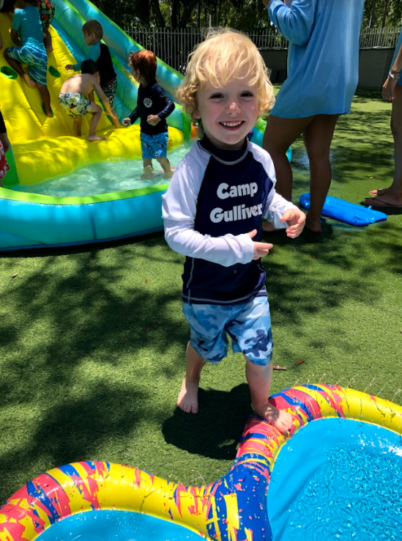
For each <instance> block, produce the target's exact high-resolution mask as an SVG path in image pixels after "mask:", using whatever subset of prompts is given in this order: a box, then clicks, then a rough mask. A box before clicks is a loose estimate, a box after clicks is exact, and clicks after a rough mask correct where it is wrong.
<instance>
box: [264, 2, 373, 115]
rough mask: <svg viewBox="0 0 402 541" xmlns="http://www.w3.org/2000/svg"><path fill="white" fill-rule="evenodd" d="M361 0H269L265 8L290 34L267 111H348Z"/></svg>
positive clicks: (355, 77) (355, 75) (356, 61)
mask: <svg viewBox="0 0 402 541" xmlns="http://www.w3.org/2000/svg"><path fill="white" fill-rule="evenodd" d="M363 9H364V0H286V5H285V4H284V3H283V2H282V0H271V2H270V4H269V6H268V12H269V16H270V19H271V21H272V22H273V23H274V25H275V26H276V28H277V29H278V30H279V32H280V33H281V34H282V35H283V36H284V37H285V38H286V39H288V40H289V53H288V77H287V79H286V81H285V82H284V84H283V85H282V88H281V90H280V91H279V94H278V96H277V101H276V104H275V106H274V108H273V110H272V114H273V115H275V116H278V117H282V118H304V117H307V116H312V115H335V114H344V113H349V112H350V107H351V104H352V99H353V95H354V93H355V91H356V88H357V82H358V77H359V36H360V27H361V23H362V19H363Z"/></svg>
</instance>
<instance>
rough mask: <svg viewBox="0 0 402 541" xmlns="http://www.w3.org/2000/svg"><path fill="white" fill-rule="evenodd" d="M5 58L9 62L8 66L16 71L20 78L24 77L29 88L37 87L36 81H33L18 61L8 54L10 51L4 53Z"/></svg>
mask: <svg viewBox="0 0 402 541" xmlns="http://www.w3.org/2000/svg"><path fill="white" fill-rule="evenodd" d="M4 58H5V59H6V60H7V62H8V64H9V65H10V66H11V67H12V68H13V70H15V71H16V72H17V73H18V75H19V76H20V77H22V78H23V79H24V80H25V82H26V83H27V85H28V86H30V87H31V88H35V87H36V83H35V81H33V80H32V79H31V77H30V76H29V75H28V74H27V73H25V71H24V70H23V69H22V65H21V63H20V62H18V60H15V59H14V58H11V57H10V56H9V54H8V49H6V50H5V51H4Z"/></svg>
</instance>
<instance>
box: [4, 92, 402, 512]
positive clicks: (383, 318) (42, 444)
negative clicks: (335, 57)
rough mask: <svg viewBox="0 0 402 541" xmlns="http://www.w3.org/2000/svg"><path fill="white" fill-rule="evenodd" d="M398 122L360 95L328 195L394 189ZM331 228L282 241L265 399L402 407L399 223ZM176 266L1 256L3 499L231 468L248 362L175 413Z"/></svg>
mask: <svg viewBox="0 0 402 541" xmlns="http://www.w3.org/2000/svg"><path fill="white" fill-rule="evenodd" d="M389 118H390V106H389V104H386V103H384V102H382V101H381V100H380V99H379V95H378V94H377V93H372V92H371V93H370V92H360V93H359V94H358V97H357V99H356V101H355V103H354V106H353V114H352V115H350V116H347V117H344V118H342V119H341V120H340V122H339V127H338V129H337V131H336V136H335V140H334V145H333V154H332V159H333V178H334V180H333V184H332V188H331V194H332V195H334V196H339V197H342V198H344V199H347V200H349V201H352V202H355V203H359V202H361V201H362V200H363V198H364V197H365V196H367V192H368V190H369V189H370V188H377V187H385V186H387V185H388V183H389V181H390V179H391V175H392V172H393V160H392V154H393V149H392V140H391V135H390V131H389ZM304 156H305V154H304V150H303V146H302V144H301V142H300V143H297V144H295V145H294V166H295V188H296V189H295V200H296V197H298V196H299V195H300V193H302V192H303V191H307V190H308V172H307V171H306V170H305V169H304V166H303V164H304V163H305V157H304ZM332 223H333V225H334V229H333V234H332V235H331V236H328V237H326V238H324V239H323V240H322V242H318V243H315V242H311V240H309V239H306V238H305V237H302V238H300V239H297V240H296V241H288V240H286V239H285V238H283V236H282V235H275V236H274V237H273V238H274V241H273V242H274V244H275V248H274V250H273V251H272V253H271V254H270V255H269V257H267V258H266V260H265V265H266V269H267V286H268V291H269V297H270V304H271V311H272V324H273V332H274V341H275V358H274V363H275V364H279V365H282V366H285V367H287V368H288V370H287V371H286V372H285V371H282V372H275V373H274V378H273V383H272V392H277V391H279V390H280V389H283V388H286V387H289V386H292V385H294V384H296V383H308V382H310V383H312V382H326V383H340V384H341V385H345V386H348V385H349V386H351V387H354V388H355V389H359V390H362V391H368V392H370V393H373V394H377V395H378V396H381V397H383V398H387V399H391V400H394V401H395V402H397V403H402V390H401V389H402V381H401V373H402V359H401V358H402V309H401V306H402V302H401V301H402V284H401V282H402V258H401V253H402V214H401V213H391V215H390V216H389V218H388V221H387V222H386V223H382V224H376V225H372V226H370V227H368V228H366V229H357V228H353V227H348V226H345V225H342V224H339V223H337V222H332ZM182 264H183V258H182V257H181V256H179V255H177V254H175V253H173V252H172V251H171V250H170V249H169V248H168V247H167V246H166V244H165V242H164V239H163V236H162V235H155V236H152V237H144V238H142V239H140V240H134V241H131V242H127V243H119V244H114V245H108V246H102V247H88V248H82V249H79V250H77V249H66V250H54V251H51V250H49V251H47V252H43V251H42V252H24V253H22V252H20V253H18V254H15V255H11V254H6V255H3V256H2V257H1V259H0V295H1V301H0V302H1V304H0V317H1V334H0V351H1V358H0V370H1V381H0V501H1V500H4V499H6V498H7V497H8V496H10V495H11V494H12V493H13V492H15V491H16V490H17V489H18V488H19V487H20V486H22V485H23V484H25V483H26V482H27V481H29V480H30V479H32V478H33V477H35V476H37V475H39V474H40V473H42V472H43V471H46V470H49V469H51V468H53V467H55V466H58V465H62V464H65V463H68V462H73V461H79V460H105V461H110V462H117V463H124V464H129V465H132V466H136V467H139V468H140V469H143V470H146V471H148V472H151V473H153V474H155V475H159V476H161V477H163V478H168V479H170V480H173V481H178V482H181V483H185V484H204V483H208V482H211V481H214V480H216V479H218V478H219V477H220V476H222V475H223V474H224V473H226V472H227V471H228V470H229V468H230V466H231V464H232V461H233V459H234V456H235V452H236V445H237V443H238V441H239V438H240V436H241V434H242V431H243V427H244V424H245V422H246V419H247V417H248V415H249V414H250V412H251V409H250V405H249V395H248V388H247V385H246V383H245V379H244V362H243V360H242V357H241V355H239V354H238V355H233V354H230V355H229V358H228V359H226V360H225V361H224V362H222V363H221V365H220V366H217V367H215V366H212V367H206V369H205V371H204V373H203V380H202V390H201V392H200V407H201V409H200V413H199V414H198V415H196V416H193V415H186V414H184V413H182V412H181V411H178V410H177V409H176V408H175V401H176V396H177V392H178V389H179V386H180V383H181V378H182V374H183V370H184V354H185V345H186V341H187V337H188V329H187V324H186V322H185V320H184V317H183V315H182V313H181V300H180V291H181V279H180V275H181V272H182ZM16 273H18V276H17V277H15V278H12V276H13V275H14V274H16ZM300 359H303V360H304V361H305V363H304V364H301V365H298V366H296V365H295V362H296V361H298V360H300Z"/></svg>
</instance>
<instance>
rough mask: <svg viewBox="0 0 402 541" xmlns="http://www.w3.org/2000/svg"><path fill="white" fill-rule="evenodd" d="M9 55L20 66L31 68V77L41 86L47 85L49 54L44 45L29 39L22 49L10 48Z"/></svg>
mask: <svg viewBox="0 0 402 541" xmlns="http://www.w3.org/2000/svg"><path fill="white" fill-rule="evenodd" d="M7 51H8V55H9V57H10V58H12V59H14V60H17V62H19V63H20V64H26V65H27V66H29V72H28V73H29V76H30V77H31V79H33V80H34V81H36V82H37V83H39V84H41V85H46V84H47V82H46V71H47V53H46V49H45V46H44V45H43V43H38V42H37V41H35V40H33V39H29V40H28V41H27V42H26V43H25V45H23V46H22V47H9V48H8V50H7Z"/></svg>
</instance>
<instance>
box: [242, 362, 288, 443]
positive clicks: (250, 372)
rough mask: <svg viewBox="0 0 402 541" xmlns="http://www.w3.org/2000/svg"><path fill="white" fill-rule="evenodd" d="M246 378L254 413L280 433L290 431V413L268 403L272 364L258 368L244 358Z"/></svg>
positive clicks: (258, 366)
mask: <svg viewBox="0 0 402 541" xmlns="http://www.w3.org/2000/svg"><path fill="white" fill-rule="evenodd" d="M246 378H247V382H248V386H249V388H250V395H251V403H252V405H253V408H254V410H255V412H256V413H257V414H258V415H259V416H260V417H262V418H263V419H266V420H267V421H268V422H269V423H271V424H272V425H275V426H276V427H277V428H278V430H280V431H281V432H286V431H288V430H290V428H291V427H292V423H293V417H292V416H291V415H290V413H287V412H286V411H282V410H278V409H277V408H275V407H274V406H273V405H272V404H270V403H269V402H268V396H269V389H270V387H271V380H272V362H270V363H268V365H267V366H260V365H257V364H253V363H252V362H251V361H249V359H248V358H247V357H246Z"/></svg>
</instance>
